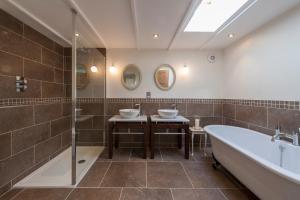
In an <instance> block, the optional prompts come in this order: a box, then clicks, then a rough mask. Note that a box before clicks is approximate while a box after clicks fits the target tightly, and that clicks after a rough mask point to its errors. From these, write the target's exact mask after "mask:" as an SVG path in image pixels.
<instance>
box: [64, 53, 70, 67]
mask: <svg viewBox="0 0 300 200" xmlns="http://www.w3.org/2000/svg"><path fill="white" fill-rule="evenodd" d="M64 70H72V57H69V56H67V57H64Z"/></svg>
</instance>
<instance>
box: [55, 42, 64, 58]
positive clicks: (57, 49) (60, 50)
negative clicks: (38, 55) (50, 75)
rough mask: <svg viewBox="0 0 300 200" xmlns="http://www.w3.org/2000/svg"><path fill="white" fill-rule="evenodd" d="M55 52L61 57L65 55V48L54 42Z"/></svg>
mask: <svg viewBox="0 0 300 200" xmlns="http://www.w3.org/2000/svg"><path fill="white" fill-rule="evenodd" d="M54 51H55V52H56V53H58V54H59V55H63V54H64V48H63V46H61V45H60V44H57V43H56V42H54Z"/></svg>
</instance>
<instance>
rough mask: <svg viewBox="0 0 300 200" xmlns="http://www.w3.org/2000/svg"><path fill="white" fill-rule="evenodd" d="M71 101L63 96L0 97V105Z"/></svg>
mask: <svg viewBox="0 0 300 200" xmlns="http://www.w3.org/2000/svg"><path fill="white" fill-rule="evenodd" d="M67 102H71V99H69V98H64V97H55V98H9V99H0V106H1V107H4V106H16V105H36V104H44V103H67Z"/></svg>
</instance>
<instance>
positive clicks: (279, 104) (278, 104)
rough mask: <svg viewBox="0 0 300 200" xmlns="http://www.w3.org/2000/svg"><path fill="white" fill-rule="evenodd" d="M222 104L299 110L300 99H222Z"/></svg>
mask: <svg viewBox="0 0 300 200" xmlns="http://www.w3.org/2000/svg"><path fill="white" fill-rule="evenodd" d="M223 104H235V105H247V106H255V107H267V108H278V109H288V110H300V101H275V100H247V99H223Z"/></svg>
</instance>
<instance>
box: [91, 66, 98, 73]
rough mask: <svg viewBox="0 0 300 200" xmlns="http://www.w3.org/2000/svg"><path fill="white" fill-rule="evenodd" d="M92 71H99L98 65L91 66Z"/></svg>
mask: <svg viewBox="0 0 300 200" xmlns="http://www.w3.org/2000/svg"><path fill="white" fill-rule="evenodd" d="M91 71H92V72H93V73H95V72H98V67H96V66H95V65H93V66H91Z"/></svg>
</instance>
